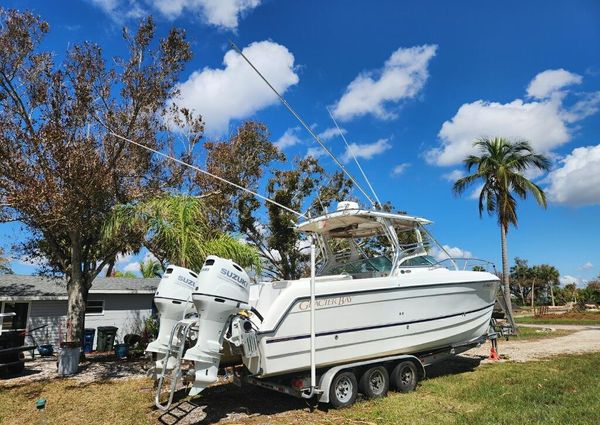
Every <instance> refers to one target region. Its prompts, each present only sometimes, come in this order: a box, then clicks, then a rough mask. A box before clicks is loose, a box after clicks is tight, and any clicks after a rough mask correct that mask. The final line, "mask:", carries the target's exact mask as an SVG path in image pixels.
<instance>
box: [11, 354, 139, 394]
mask: <svg viewBox="0 0 600 425" xmlns="http://www.w3.org/2000/svg"><path fill="white" fill-rule="evenodd" d="M57 361H58V358H57V357H56V356H51V357H36V359H35V360H29V361H26V362H25V372H24V373H23V374H21V375H18V376H8V377H6V378H5V379H0V387H11V386H19V385H23V384H27V383H31V382H39V381H46V380H51V379H65V380H69V381H73V382H74V383H76V384H90V383H92V382H102V381H107V380H114V379H127V378H131V377H144V376H146V370H147V369H148V365H149V363H148V362H147V361H145V360H138V361H129V360H119V359H117V358H116V357H115V355H114V354H96V355H91V356H87V358H86V360H85V361H84V362H82V363H81V364H80V365H79V373H78V374H76V375H73V376H68V377H60V376H58V373H57V364H56V363H57Z"/></svg>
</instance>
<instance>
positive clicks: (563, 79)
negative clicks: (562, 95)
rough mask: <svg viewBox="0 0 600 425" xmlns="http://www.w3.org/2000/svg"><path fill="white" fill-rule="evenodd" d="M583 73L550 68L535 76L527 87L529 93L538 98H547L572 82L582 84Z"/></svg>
mask: <svg viewBox="0 0 600 425" xmlns="http://www.w3.org/2000/svg"><path fill="white" fill-rule="evenodd" d="M581 81H582V78H581V75H577V74H573V73H572V72H569V71H566V70H564V69H562V68H561V69H549V70H546V71H544V72H540V73H539V74H538V75H536V76H535V78H534V79H533V80H531V83H529V86H528V87H527V95H528V96H530V97H535V98H537V99H545V98H547V97H550V96H551V95H553V94H554V93H556V92H558V91H560V89H562V88H563V87H566V86H570V85H572V84H581Z"/></svg>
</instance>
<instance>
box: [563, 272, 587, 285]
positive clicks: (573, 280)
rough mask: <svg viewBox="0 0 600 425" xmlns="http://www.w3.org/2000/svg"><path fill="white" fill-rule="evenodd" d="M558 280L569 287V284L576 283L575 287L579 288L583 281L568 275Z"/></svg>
mask: <svg viewBox="0 0 600 425" xmlns="http://www.w3.org/2000/svg"><path fill="white" fill-rule="evenodd" d="M558 280H559V282H560V283H561V284H562V285H568V284H569V283H574V284H575V285H577V286H579V285H581V283H582V282H581V279H579V278H578V277H575V276H569V275H568V274H567V275H564V276H560V277H559V278H558Z"/></svg>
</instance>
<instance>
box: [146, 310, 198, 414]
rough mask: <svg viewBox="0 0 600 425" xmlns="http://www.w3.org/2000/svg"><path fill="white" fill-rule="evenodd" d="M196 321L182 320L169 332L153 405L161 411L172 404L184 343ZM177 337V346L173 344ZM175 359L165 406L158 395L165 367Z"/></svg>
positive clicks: (165, 372)
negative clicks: (170, 360)
mask: <svg viewBox="0 0 600 425" xmlns="http://www.w3.org/2000/svg"><path fill="white" fill-rule="evenodd" d="M197 323H198V319H197V318H193V319H183V320H180V321H179V322H177V324H176V325H175V326H174V327H173V329H172V330H171V335H170V337H169V345H168V348H167V352H166V354H165V357H164V359H163V368H162V372H161V373H160V374H159V375H158V383H157V387H156V396H155V398H154V404H155V405H156V407H158V408H159V409H161V410H168V409H169V407H170V406H171V403H173V396H174V395H175V392H176V391H177V382H178V381H179V378H180V377H181V376H182V375H181V360H182V358H183V352H184V351H185V342H186V341H187V338H188V336H189V333H190V331H191V330H192V329H194V328H197V326H196V325H197ZM175 337H177V340H178V341H179V344H176V343H173V341H174V340H175ZM171 357H175V359H176V362H175V367H174V368H173V370H172V371H171V373H170V379H171V382H170V389H169V399H168V401H167V403H166V404H164V405H163V404H161V402H160V393H161V391H162V386H163V383H164V380H165V377H166V376H167V366H168V363H169V358H171Z"/></svg>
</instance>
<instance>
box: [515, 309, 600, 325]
mask: <svg viewBox="0 0 600 425" xmlns="http://www.w3.org/2000/svg"><path fill="white" fill-rule="evenodd" d="M515 320H516V321H517V323H531V324H539V325H600V313H598V312H595V313H591V312H586V313H565V314H547V315H545V316H541V317H533V316H525V317H516V318H515Z"/></svg>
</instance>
